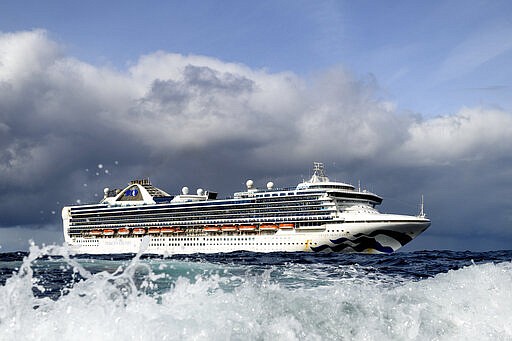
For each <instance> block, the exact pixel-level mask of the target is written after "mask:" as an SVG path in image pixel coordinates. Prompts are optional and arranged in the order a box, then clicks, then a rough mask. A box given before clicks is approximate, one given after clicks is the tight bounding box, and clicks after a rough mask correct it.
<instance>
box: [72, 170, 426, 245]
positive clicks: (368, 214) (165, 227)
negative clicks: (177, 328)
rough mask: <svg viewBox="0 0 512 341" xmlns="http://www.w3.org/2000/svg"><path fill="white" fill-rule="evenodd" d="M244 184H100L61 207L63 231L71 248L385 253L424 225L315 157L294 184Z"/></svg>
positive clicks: (422, 219) (421, 218)
mask: <svg viewBox="0 0 512 341" xmlns="http://www.w3.org/2000/svg"><path fill="white" fill-rule="evenodd" d="M246 186H247V189H246V190H245V191H242V192H237V193H234V195H233V197H232V198H227V199H217V193H215V192H210V191H206V190H203V189H198V190H197V191H196V193H195V194H191V193H190V192H189V189H188V188H187V187H183V189H182V191H181V194H179V195H170V194H168V193H167V192H165V191H163V190H161V189H158V188H156V187H154V186H153V185H152V184H151V182H150V181H149V179H143V180H134V181H132V182H130V184H129V185H128V186H127V187H126V188H124V189H123V190H110V189H108V188H106V189H105V196H104V198H103V200H101V202H100V203H98V204H92V205H79V206H67V207H64V208H63V210H62V218H63V225H64V237H65V240H66V242H67V244H68V245H69V247H70V248H71V249H72V251H74V252H77V253H89V254H111V253H136V252H139V250H140V249H141V247H144V252H145V253H152V254H190V253H217V252H232V251H242V250H244V251H253V252H281V251H283V252H294V251H309V252H320V251H333V252H365V253H373V252H379V253H390V252H393V251H396V250H397V249H399V248H400V247H402V246H403V245H405V244H406V243H408V242H409V241H411V240H412V239H414V238H415V237H416V236H418V235H419V234H420V233H422V232H423V231H424V230H425V229H427V228H428V226H429V225H430V220H429V219H427V218H426V217H425V214H424V213H423V208H422V213H421V214H420V215H418V216H408V215H395V214H382V213H379V212H378V211H377V209H376V206H377V205H379V204H381V202H382V198H381V197H380V196H378V195H376V194H374V193H371V192H368V191H366V190H360V189H356V188H355V187H354V186H352V185H350V184H346V183H342V182H335V181H330V180H329V178H328V177H327V176H326V175H325V173H324V166H323V164H322V163H318V162H315V163H314V169H313V175H312V176H311V178H310V179H309V180H308V181H304V182H301V183H299V184H298V185H297V186H296V187H294V188H287V189H275V188H274V184H273V183H272V182H269V183H268V184H267V186H266V189H257V188H256V187H254V183H253V181H251V180H248V181H247V183H246Z"/></svg>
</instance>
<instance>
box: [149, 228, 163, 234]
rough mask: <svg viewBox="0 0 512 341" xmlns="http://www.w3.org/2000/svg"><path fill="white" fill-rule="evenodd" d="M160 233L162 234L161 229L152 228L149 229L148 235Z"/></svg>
mask: <svg viewBox="0 0 512 341" xmlns="http://www.w3.org/2000/svg"><path fill="white" fill-rule="evenodd" d="M159 233H160V229H159V228H155V227H152V228H150V229H148V234H159Z"/></svg>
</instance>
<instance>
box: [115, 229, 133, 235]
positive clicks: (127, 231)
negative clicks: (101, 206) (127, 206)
mask: <svg viewBox="0 0 512 341" xmlns="http://www.w3.org/2000/svg"><path fill="white" fill-rule="evenodd" d="M117 234H118V235H120V236H126V235H127V234H130V230H128V229H125V228H121V229H119V230H117Z"/></svg>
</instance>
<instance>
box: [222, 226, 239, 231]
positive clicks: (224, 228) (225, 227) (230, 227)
mask: <svg viewBox="0 0 512 341" xmlns="http://www.w3.org/2000/svg"><path fill="white" fill-rule="evenodd" d="M221 230H222V232H236V231H237V228H236V226H233V225H225V226H222V228H221Z"/></svg>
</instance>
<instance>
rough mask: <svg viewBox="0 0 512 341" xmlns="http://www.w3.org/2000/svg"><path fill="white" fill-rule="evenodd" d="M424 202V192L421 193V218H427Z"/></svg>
mask: <svg viewBox="0 0 512 341" xmlns="http://www.w3.org/2000/svg"><path fill="white" fill-rule="evenodd" d="M424 204H425V203H424V202H423V194H422V195H421V204H420V214H419V217H420V218H425V207H424Z"/></svg>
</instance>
